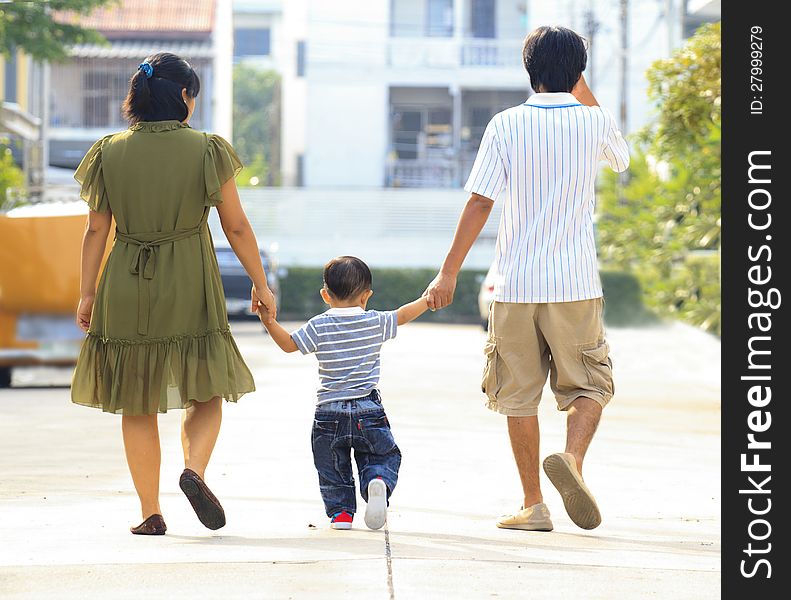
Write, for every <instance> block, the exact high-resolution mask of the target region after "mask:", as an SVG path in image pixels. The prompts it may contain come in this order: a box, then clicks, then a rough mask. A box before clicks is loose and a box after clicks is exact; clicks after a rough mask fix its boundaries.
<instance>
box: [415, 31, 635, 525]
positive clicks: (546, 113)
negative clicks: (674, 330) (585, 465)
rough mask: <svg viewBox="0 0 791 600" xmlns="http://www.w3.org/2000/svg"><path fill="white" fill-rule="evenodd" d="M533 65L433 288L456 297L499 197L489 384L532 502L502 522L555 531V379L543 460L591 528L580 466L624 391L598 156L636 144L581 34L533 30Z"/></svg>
mask: <svg viewBox="0 0 791 600" xmlns="http://www.w3.org/2000/svg"><path fill="white" fill-rule="evenodd" d="M523 62H524V66H525V69H526V70H527V72H528V74H529V76H530V81H531V84H532V87H533V89H534V90H535V91H536V92H537V93H536V94H534V95H532V96H530V98H529V99H528V100H527V102H525V103H524V104H521V105H519V106H515V107H513V108H509V109H507V110H505V111H503V112H501V113H499V114H497V115H495V116H494V117H493V118H492V120H491V121H490V122H489V125H488V126H487V128H486V131H485V133H484V136H483V139H482V141H481V146H480V149H479V151H478V156H477V158H476V160H475V164H474V165H473V167H472V171H471V173H470V177H469V179H468V181H467V184H466V185H465V188H464V189H465V190H466V191H468V192H470V194H471V195H470V198H469V200H468V201H467V206H466V207H465V208H464V211H463V212H462V215H461V218H460V220H459V224H458V227H457V230H456V235H455V237H454V239H453V244H452V245H451V248H450V250H449V252H448V255H447V257H446V259H445V261H444V263H443V265H442V268H441V270H440V272H439V274H438V275H437V277H436V278H435V279H434V281H433V282H432V284H431V285H430V286H429V288H428V289H427V290H426V296H427V299H428V305H429V307H430V308H432V309H437V308H442V307H444V306H446V305H447V304H450V302H452V300H453V293H454V290H455V287H456V276H457V274H458V272H459V269H460V268H461V266H462V263H463V261H464V258H465V257H466V255H467V253H468V251H469V249H470V247H471V246H472V244H473V242H474V241H475V239H476V238H477V237H478V235H479V233H480V231H481V229H482V227H483V225H484V223H485V222H486V219H487V217H488V216H489V213H490V211H491V209H492V206H493V204H494V202H495V201H496V200H497V199H498V198H500V197H502V198H503V200H502V202H503V209H502V216H501V218H500V227H499V231H498V235H497V245H496V246H497V247H496V256H495V265H496V279H495V289H494V302H493V303H492V306H491V308H490V314H489V339H488V341H487V344H486V356H487V362H486V368H485V370H484V377H483V382H482V388H483V391H484V392H485V393H486V395H487V397H488V407H489V408H491V409H492V410H495V411H497V412H499V413H501V414H504V415H507V417H508V432H509V436H510V438H511V445H512V448H513V452H514V458H515V459H516V464H517V467H518V469H519V474H520V477H521V481H522V487H523V490H524V498H523V504H522V507H521V508H520V509H519V510H518V511H517V512H516V513H515V514H514V515H507V516H504V517H502V518H501V519H500V520H499V521H498V523H497V525H498V527H504V528H512V529H526V530H535V531H549V530H551V529H552V527H553V526H552V522H551V520H550V516H549V510H548V509H547V507H546V505H545V504H544V501H543V496H542V494H541V488H540V486H539V470H538V459H539V427H538V419H537V411H538V404H539V401H540V399H541V392H542V389H543V387H544V384H545V383H546V380H547V375H549V380H550V386H551V388H552V391H553V392H554V394H555V398H556V400H557V403H558V409H559V410H564V411H567V413H568V417H567V419H568V436H567V442H566V451H565V452H563V453H557V454H553V455H551V456H549V457H547V459H546V460H545V461H544V470H545V471H546V473H547V475H548V476H549V479H550V481H551V482H552V483H553V485H554V486H555V487H556V488H557V489H558V491H559V492H560V494H561V496H562V497H563V501H564V505H565V508H566V511H567V512H568V514H569V516H570V517H571V519H572V520H573V521H574V523H576V524H577V525H578V526H580V527H582V528H585V529H593V528H594V527H597V526H598V525H599V523H600V522H601V516H600V513H599V509H598V507H597V505H596V502H595V499H594V498H593V495H592V494H591V492H590V490H588V488H587V486H586V485H585V483H584V481H583V479H582V462H583V458H584V456H585V453H586V451H587V449H588V446H589V444H590V442H591V439H592V438H593V434H594V433H595V431H596V428H597V426H598V423H599V419H600V417H601V412H602V408H603V407H604V406H605V405H606V404H607V402H609V400H610V398H611V397H612V394H613V390H614V388H613V381H612V365H611V361H610V359H609V348H608V346H607V342H606V341H605V338H604V328H603V323H602V308H603V299H602V288H601V282H600V279H599V272H598V265H597V257H596V244H595V239H594V232H593V211H594V207H595V198H594V184H595V180H596V174H597V172H598V169H599V164H600V162H601V161H606V162H607V163H608V164H609V166H610V168H612V169H613V170H614V171H617V172H621V171H624V170H625V169H626V168H627V167H628V166H629V151H628V148H627V146H626V142H625V141H624V139H623V137H622V136H621V133H620V131H619V130H618V127H617V125H616V123H615V119H614V118H613V117H612V115H611V114H610V113H609V112H608V111H607V110H605V109H603V108H601V107H599V105H598V103H597V102H596V99H595V98H594V96H593V94H592V93H591V91H590V89H589V88H588V86H587V84H586V83H585V79H584V78H583V76H582V72H583V71H584V70H585V65H586V62H587V56H586V51H585V44H584V41H583V39H582V38H581V37H580V36H579V35H577V34H576V33H574V32H573V31H571V30H569V29H565V28H562V27H541V28H539V29H537V30H535V31H534V32H532V33H531V34H530V35H528V37H527V38H526V39H525V44H524V48H523Z"/></svg>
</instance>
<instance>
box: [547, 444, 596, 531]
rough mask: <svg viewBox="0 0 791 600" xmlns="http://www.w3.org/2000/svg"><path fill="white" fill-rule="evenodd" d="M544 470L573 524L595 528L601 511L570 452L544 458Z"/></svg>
mask: <svg viewBox="0 0 791 600" xmlns="http://www.w3.org/2000/svg"><path fill="white" fill-rule="evenodd" d="M544 472H545V473H546V474H547V477H549V480H550V481H551V482H552V485H554V486H555V487H556V488H557V490H558V492H560V496H561V497H562V498H563V505H564V506H565V507H566V512H567V513H568V514H569V517H570V518H571V520H572V521H574V524H575V525H577V526H578V527H581V528H582V529H595V528H596V527H598V526H599V525H600V524H601V513H600V512H599V507H598V506H597V505H596V499H595V498H594V497H593V494H591V492H590V490H589V489H588V486H586V485H585V482H584V481H583V480H582V476H581V475H580V474H579V473H578V472H577V462H576V461H575V460H574V456H573V455H572V454H568V453H565V452H558V453H557V454H551V455H549V456H547V457H546V458H545V459H544Z"/></svg>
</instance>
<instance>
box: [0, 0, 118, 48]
mask: <svg viewBox="0 0 791 600" xmlns="http://www.w3.org/2000/svg"><path fill="white" fill-rule="evenodd" d="M113 4H118V0H46V1H43V0H41V1H39V2H22V1H13V2H4V3H0V52H2V53H3V54H5V55H6V56H10V55H11V52H12V51H13V50H17V49H21V50H24V51H25V52H27V53H28V54H29V55H30V56H32V57H33V58H34V59H35V60H49V61H60V60H65V59H66V58H68V56H69V54H68V47H69V46H71V45H73V44H88V43H90V44H101V43H106V40H105V38H104V37H103V36H102V35H101V34H99V33H97V32H96V31H94V30H92V29H86V28H84V27H81V26H80V24H79V18H80V15H87V14H89V13H90V12H91V11H93V10H94V9H96V8H98V7H100V6H112V5H113ZM60 12H64V13H67V14H68V15H69V16H70V17H71V19H69V22H67V23H64V22H63V21H62V20H58V21H56V20H54V19H53V18H52V16H53V14H55V13H60Z"/></svg>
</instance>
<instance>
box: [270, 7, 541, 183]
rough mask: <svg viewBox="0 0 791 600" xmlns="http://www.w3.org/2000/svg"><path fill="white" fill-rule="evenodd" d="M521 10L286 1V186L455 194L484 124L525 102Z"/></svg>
mask: <svg viewBox="0 0 791 600" xmlns="http://www.w3.org/2000/svg"><path fill="white" fill-rule="evenodd" d="M526 29H527V28H526V15H525V13H524V2H514V1H511V0H455V1H454V0H391V1H387V0H370V1H367V2H359V1H352V0H337V1H334V2H319V1H316V0H294V1H291V0H290V1H289V2H288V3H286V4H284V12H283V41H284V44H285V45H286V51H285V52H284V53H283V56H284V59H285V60H284V62H283V64H282V67H281V72H282V73H283V102H282V104H283V133H282V159H281V164H282V177H283V182H284V184H286V185H306V186H310V187H314V186H374V187H380V186H383V185H385V186H432V187H447V186H456V185H458V184H459V183H460V182H461V177H462V173H463V172H465V171H466V170H468V168H469V165H470V164H471V162H470V161H471V160H472V158H473V157H474V153H475V151H476V150H477V146H478V143H479V140H480V136H481V134H482V132H483V128H484V127H485V125H486V123H487V122H488V120H489V118H490V117H491V116H492V114H494V112H497V111H499V110H502V109H503V108H505V107H507V106H512V105H514V104H517V103H519V102H521V101H523V100H524V99H525V97H526V96H527V94H528V82H527V77H526V75H525V73H524V70H523V69H522V67H521V64H520V48H521V40H522V39H523V37H524V35H525V31H526Z"/></svg>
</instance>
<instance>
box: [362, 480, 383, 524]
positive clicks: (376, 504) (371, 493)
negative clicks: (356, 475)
mask: <svg viewBox="0 0 791 600" xmlns="http://www.w3.org/2000/svg"><path fill="white" fill-rule="evenodd" d="M385 521H387V486H386V485H385V482H384V481H382V480H381V479H378V478H377V479H373V480H371V482H370V483H369V484H368V505H367V506H366V507H365V524H366V525H367V526H368V528H369V529H381V528H382V526H383V525H384V524H385Z"/></svg>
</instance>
